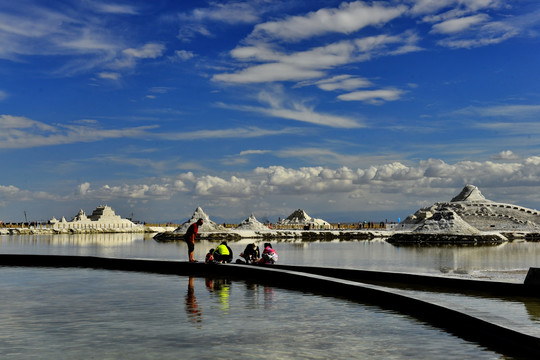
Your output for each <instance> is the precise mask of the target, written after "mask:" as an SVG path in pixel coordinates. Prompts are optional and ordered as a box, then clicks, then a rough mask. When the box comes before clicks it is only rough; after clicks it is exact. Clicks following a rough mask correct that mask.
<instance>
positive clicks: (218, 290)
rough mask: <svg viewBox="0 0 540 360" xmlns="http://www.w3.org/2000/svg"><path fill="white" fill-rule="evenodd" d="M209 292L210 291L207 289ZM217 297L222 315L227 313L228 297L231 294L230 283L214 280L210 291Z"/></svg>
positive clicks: (223, 280) (225, 280)
mask: <svg viewBox="0 0 540 360" xmlns="http://www.w3.org/2000/svg"><path fill="white" fill-rule="evenodd" d="M209 290H210V289H209ZM210 291H211V292H213V293H214V295H216V296H217V298H218V301H219V303H220V304H221V306H220V308H221V310H222V311H223V313H224V314H228V313H229V296H230V292H231V281H230V280H227V279H214V281H213V283H212V289H211V290H210Z"/></svg>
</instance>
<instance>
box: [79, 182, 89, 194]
mask: <svg viewBox="0 0 540 360" xmlns="http://www.w3.org/2000/svg"><path fill="white" fill-rule="evenodd" d="M89 189H90V183H89V182H85V183H82V184H80V185H79V189H78V193H79V194H81V195H85V194H86V193H88V190H89Z"/></svg>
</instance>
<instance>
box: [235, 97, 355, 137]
mask: <svg viewBox="0 0 540 360" xmlns="http://www.w3.org/2000/svg"><path fill="white" fill-rule="evenodd" d="M279 89H280V88H279V87H277V88H275V91H274V92H268V91H261V92H259V95H258V99H259V101H260V102H261V103H263V104H266V105H267V106H266V107H257V106H228V108H234V109H236V110H241V111H250V112H256V113H260V114H265V115H267V116H271V117H277V118H282V119H288V120H295V121H301V122H305V123H310V124H316V125H322V126H329V127H334V128H349V129H350V128H361V127H364V126H365V125H364V124H363V123H362V122H361V121H360V120H359V119H354V118H351V117H345V116H338V115H332V114H324V113H319V112H316V111H315V110H314V109H313V107H309V106H307V105H305V104H304V103H302V102H298V101H294V100H292V99H290V98H289V97H287V96H285V94H283V93H282V92H281V91H280V90H279Z"/></svg>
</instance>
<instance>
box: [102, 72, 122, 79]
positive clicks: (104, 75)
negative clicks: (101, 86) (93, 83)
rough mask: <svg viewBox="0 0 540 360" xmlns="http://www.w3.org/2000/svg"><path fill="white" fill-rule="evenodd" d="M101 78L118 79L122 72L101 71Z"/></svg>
mask: <svg viewBox="0 0 540 360" xmlns="http://www.w3.org/2000/svg"><path fill="white" fill-rule="evenodd" d="M98 76H99V78H101V79H107V80H118V79H120V78H121V77H122V74H120V73H117V72H105V71H104V72H100V73H99V74H98Z"/></svg>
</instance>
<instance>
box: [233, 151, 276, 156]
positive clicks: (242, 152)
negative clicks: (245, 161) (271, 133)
mask: <svg viewBox="0 0 540 360" xmlns="http://www.w3.org/2000/svg"><path fill="white" fill-rule="evenodd" d="M269 152H270V150H244V151H240V154H239V155H240V156H245V155H253V154H256V155H261V154H266V153H269Z"/></svg>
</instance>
